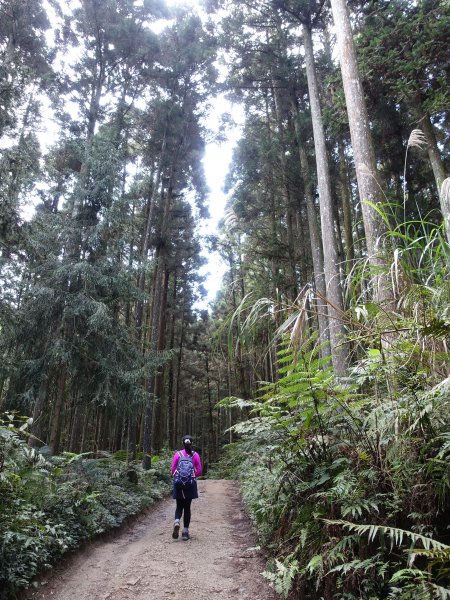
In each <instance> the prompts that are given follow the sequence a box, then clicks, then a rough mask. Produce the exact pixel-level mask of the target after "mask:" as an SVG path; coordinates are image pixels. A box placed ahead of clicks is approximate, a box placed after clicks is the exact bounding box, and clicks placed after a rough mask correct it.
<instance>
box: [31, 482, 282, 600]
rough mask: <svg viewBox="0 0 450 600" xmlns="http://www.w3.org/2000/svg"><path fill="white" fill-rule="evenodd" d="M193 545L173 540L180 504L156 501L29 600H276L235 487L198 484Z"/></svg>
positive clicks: (231, 484) (78, 556)
mask: <svg viewBox="0 0 450 600" xmlns="http://www.w3.org/2000/svg"><path fill="white" fill-rule="evenodd" d="M199 492H200V493H199V496H200V497H199V499H198V500H194V501H193V503H192V521H191V526H190V533H191V539H190V540H189V541H187V542H186V541H182V540H181V537H180V539H178V540H173V539H172V536H171V534H172V524H173V518H174V510H175V502H174V500H171V499H167V500H164V501H161V502H159V503H158V504H157V505H156V506H155V507H154V508H153V509H151V510H150V511H148V513H147V514H146V515H145V516H143V517H141V518H139V520H138V521H136V522H135V523H134V524H133V525H132V526H130V527H129V528H127V530H126V531H123V532H120V533H119V534H118V535H117V536H114V539H111V540H108V541H97V542H95V543H93V544H92V545H90V546H89V547H87V548H85V549H84V550H83V551H81V552H79V553H78V554H76V555H75V556H74V557H73V558H72V559H70V560H69V561H68V562H67V565H66V566H64V567H62V568H58V570H57V571H56V572H55V573H54V574H52V575H51V577H49V578H48V579H47V581H46V582H45V583H44V584H43V585H42V586H41V587H40V588H39V590H34V591H30V592H28V594H27V595H26V598H29V599H31V598H33V599H50V598H51V599H53V600H74V599H75V600H128V599H130V600H131V599H133V600H136V599H137V600H144V599H145V600H168V599H170V600H171V599H175V600H178V599H179V600H182V599H183V600H186V599H190V600H215V599H217V600H235V599H242V600H244V599H245V600H276V598H278V596H277V595H276V594H275V593H274V592H273V591H272V590H271V589H270V588H269V586H268V584H267V582H266V580H265V579H264V578H263V577H262V576H261V574H260V573H261V571H262V570H263V569H264V562H263V560H262V558H261V555H260V553H259V552H258V551H257V550H255V549H253V548H252V547H253V546H254V544H255V539H254V535H253V531H252V528H251V525H250V523H249V521H248V519H247V517H246V516H245V514H244V512H243V511H242V508H241V503H240V499H239V493H238V488H237V484H236V483H235V482H233V481H222V480H217V481H215V480H207V481H200V482H199Z"/></svg>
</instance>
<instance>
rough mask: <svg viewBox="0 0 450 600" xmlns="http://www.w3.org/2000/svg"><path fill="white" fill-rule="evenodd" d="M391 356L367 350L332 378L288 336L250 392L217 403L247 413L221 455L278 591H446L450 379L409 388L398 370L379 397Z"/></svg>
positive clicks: (405, 594)
mask: <svg viewBox="0 0 450 600" xmlns="http://www.w3.org/2000/svg"><path fill="white" fill-rule="evenodd" d="M389 358H390V355H389V356H388V357H386V356H385V357H384V359H383V357H382V355H381V353H380V351H375V350H370V351H368V352H367V355H366V357H365V358H363V359H362V360H361V361H360V362H359V363H358V364H357V365H356V366H355V368H354V370H353V372H352V374H351V375H350V376H349V377H348V378H347V379H346V380H344V381H342V380H341V381H340V382H339V381H337V380H336V379H335V378H334V377H333V374H332V372H331V371H330V370H329V369H327V368H324V365H323V361H321V360H319V359H318V358H317V356H316V355H315V352H314V351H306V350H305V348H303V349H302V350H301V351H300V352H299V353H298V354H296V355H295V356H294V353H293V351H292V350H290V349H289V347H287V346H286V344H284V345H283V346H282V348H281V349H280V351H279V353H278V359H279V360H278V363H279V369H278V372H279V375H280V378H279V380H278V381H277V382H276V383H269V384H265V385H264V386H263V387H262V388H261V391H260V396H259V399H258V400H256V401H251V402H250V401H246V402H244V401H242V400H241V399H238V398H228V399H225V400H224V401H222V403H221V406H222V407H224V406H227V407H228V408H231V407H235V410H237V408H238V407H239V408H241V409H245V410H247V411H250V414H249V418H248V419H246V420H245V421H243V422H242V423H239V424H237V425H235V426H233V428H232V429H233V433H234V434H235V435H236V436H238V439H239V441H238V442H236V443H234V444H233V445H230V446H228V447H227V449H226V454H225V458H224V462H226V463H227V465H228V469H229V472H228V474H229V475H230V476H235V477H239V478H240V479H241V482H242V493H243V498H244V501H245V504H246V506H247V508H248V511H249V514H250V515H251V516H252V519H253V521H254V523H255V525H256V527H257V530H258V532H259V536H260V540H261V543H262V544H264V545H265V546H266V547H267V548H268V549H269V550H270V551H271V556H272V559H271V560H270V561H269V565H268V568H267V570H266V572H265V576H266V577H267V578H268V579H269V580H270V581H271V582H272V584H273V586H274V587H275V589H276V590H277V591H278V592H279V593H280V594H281V595H282V596H283V597H284V598H290V597H297V595H298V594H299V593H302V594H304V595H305V596H307V597H326V598H335V599H338V598H339V599H341V598H349V599H350V598H361V597H364V598H373V599H375V598H383V597H388V595H389V597H392V598H405V599H406V598H410V597H412V596H414V595H416V596H418V597H421V598H422V597H423V598H433V597H442V598H444V597H445V595H442V594H444V591H443V590H445V587H446V586H448V584H449V582H450V578H449V570H448V552H449V546H448V545H447V544H446V543H445V542H446V539H447V537H446V536H447V535H448V534H447V532H446V525H447V523H446V515H448V511H449V508H450V503H449V491H450V480H449V476H450V469H449V464H448V460H447V459H448V453H449V447H450V445H449V438H448V430H449V414H448V394H449V390H450V381H449V380H448V379H447V380H446V381H445V382H443V383H441V384H440V385H437V386H434V387H433V388H430V389H424V388H426V386H425V385H424V383H423V382H422V384H421V386H417V385H414V384H412V382H409V385H408V386H406V385H405V383H406V382H405V380H404V379H402V378H403V377H404V373H402V372H401V371H400V372H398V373H396V375H397V376H396V380H395V381H396V385H397V389H396V392H395V393H393V392H391V396H390V399H389V396H387V397H385V398H383V400H382V401H381V400H380V393H381V389H382V380H383V379H384V380H387V378H388V377H389V378H390V381H391V385H393V382H394V372H395V369H396V368H397V369H398V366H396V365H397V363H396V362H395V358H393V361H394V362H393V364H390V362H389ZM387 359H388V360H387ZM418 381H420V379H418ZM401 383H402V386H400V384H401ZM362 389H365V393H364V394H363V393H362ZM386 389H387V388H386ZM369 392H371V393H369ZM427 594H428V595H427Z"/></svg>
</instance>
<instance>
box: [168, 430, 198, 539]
mask: <svg viewBox="0 0 450 600" xmlns="http://www.w3.org/2000/svg"><path fill="white" fill-rule="evenodd" d="M201 474H202V463H201V461H200V456H199V455H198V453H197V452H194V450H193V448H192V436H190V435H185V436H184V437H183V449H182V450H178V451H177V452H175V454H174V456H173V459H172V476H173V493H172V496H173V498H174V499H175V500H176V501H177V507H176V510H175V522H174V524H173V532H172V537H173V539H174V540H176V539H178V536H179V533H180V520H181V516H183V531H182V533H181V539H183V540H188V539H189V538H190V536H189V524H190V522H191V502H192V500H193V499H194V498H198V490H197V481H196V477H198V476H199V475H201Z"/></svg>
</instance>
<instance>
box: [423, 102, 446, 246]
mask: <svg viewBox="0 0 450 600" xmlns="http://www.w3.org/2000/svg"><path fill="white" fill-rule="evenodd" d="M420 126H421V128H422V131H423V134H424V136H425V139H426V140H427V152H428V158H429V160H430V163H431V168H432V169H433V175H434V179H435V181H436V187H437V190H438V195H439V201H440V205H441V212H442V218H443V220H444V228H445V233H446V235H447V241H448V243H449V244H450V193H445V190H443V189H442V184H443V183H444V180H445V169H444V163H443V162H442V159H441V154H440V152H439V148H438V145H437V141H436V135H435V133H434V129H433V124H432V123H431V121H430V117H429V115H428V114H424V115H423V117H422V118H421V120H420Z"/></svg>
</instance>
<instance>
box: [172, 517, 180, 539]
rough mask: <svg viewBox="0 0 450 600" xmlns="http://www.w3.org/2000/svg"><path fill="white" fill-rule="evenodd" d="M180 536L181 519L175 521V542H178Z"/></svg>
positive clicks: (173, 535) (173, 533)
mask: <svg viewBox="0 0 450 600" xmlns="http://www.w3.org/2000/svg"><path fill="white" fill-rule="evenodd" d="M179 535H180V521H179V519H175V523H174V524H173V532H172V537H173V539H174V540H177V539H178V536H179Z"/></svg>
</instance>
